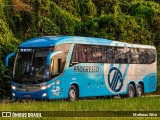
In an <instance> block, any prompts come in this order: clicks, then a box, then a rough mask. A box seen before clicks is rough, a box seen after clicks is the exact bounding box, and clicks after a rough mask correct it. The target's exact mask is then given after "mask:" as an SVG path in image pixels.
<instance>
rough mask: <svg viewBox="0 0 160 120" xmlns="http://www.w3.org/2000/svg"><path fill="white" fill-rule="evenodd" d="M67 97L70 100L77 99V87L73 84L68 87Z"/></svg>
mask: <svg viewBox="0 0 160 120" xmlns="http://www.w3.org/2000/svg"><path fill="white" fill-rule="evenodd" d="M68 99H69V100H70V101H75V100H76V99H77V89H76V87H75V86H74V85H72V86H71V87H70V89H69V92H68Z"/></svg>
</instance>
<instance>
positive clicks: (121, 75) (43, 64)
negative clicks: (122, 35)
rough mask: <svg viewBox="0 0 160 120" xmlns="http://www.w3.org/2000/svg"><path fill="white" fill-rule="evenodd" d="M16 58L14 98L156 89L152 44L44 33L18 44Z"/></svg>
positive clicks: (130, 94) (71, 96)
mask: <svg viewBox="0 0 160 120" xmlns="http://www.w3.org/2000/svg"><path fill="white" fill-rule="evenodd" d="M14 55H15V56H16V57H15V62H14V68H13V81H12V97H13V98H16V99H25V98H31V99H60V98H68V99H69V100H71V101H74V100H76V99H77V98H81V97H95V96H115V95H127V96H128V97H135V96H137V97H141V96H142V94H143V93H150V92H154V91H156V88H157V58H156V57H157V56H156V49H155V47H153V46H148V45H138V44H129V43H124V42H118V41H112V40H108V39H102V38H91V37H78V36H46V37H40V38H33V39H30V40H28V41H26V42H23V43H22V44H20V46H19V48H18V51H17V53H11V54H9V55H8V56H7V57H6V66H7V65H8V60H9V58H10V57H12V56H14Z"/></svg>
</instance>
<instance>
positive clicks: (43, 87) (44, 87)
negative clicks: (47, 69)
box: [41, 83, 54, 90]
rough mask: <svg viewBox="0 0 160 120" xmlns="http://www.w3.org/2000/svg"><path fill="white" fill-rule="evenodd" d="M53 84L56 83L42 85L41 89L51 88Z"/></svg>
mask: <svg viewBox="0 0 160 120" xmlns="http://www.w3.org/2000/svg"><path fill="white" fill-rule="evenodd" d="M53 85H54V83H52V84H49V85H47V86H42V87H41V90H45V89H47V88H49V87H51V86H53Z"/></svg>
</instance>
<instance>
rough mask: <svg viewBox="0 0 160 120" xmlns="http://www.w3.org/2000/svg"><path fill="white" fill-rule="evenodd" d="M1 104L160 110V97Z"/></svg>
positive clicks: (5, 106) (15, 107) (10, 107)
mask: <svg viewBox="0 0 160 120" xmlns="http://www.w3.org/2000/svg"><path fill="white" fill-rule="evenodd" d="M0 106H1V107H0V111H21V110H23V111H160V97H159V96H157V97H142V98H124V99H118V98H114V99H95V100H93V99H92V100H89V99H88V100H77V101H74V102H69V101H64V100H59V101H55V100H54V101H22V102H12V103H10V102H1V103H0ZM22 108H23V109H22Z"/></svg>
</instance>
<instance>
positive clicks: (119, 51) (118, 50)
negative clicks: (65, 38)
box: [115, 47, 126, 63]
mask: <svg viewBox="0 0 160 120" xmlns="http://www.w3.org/2000/svg"><path fill="white" fill-rule="evenodd" d="M124 50H125V49H124V47H115V63H126V55H125V51H124Z"/></svg>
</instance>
